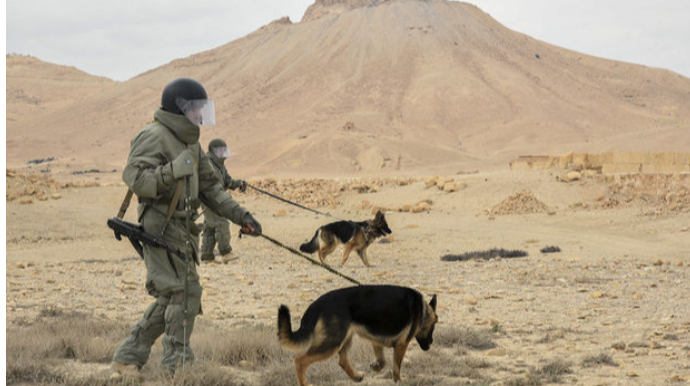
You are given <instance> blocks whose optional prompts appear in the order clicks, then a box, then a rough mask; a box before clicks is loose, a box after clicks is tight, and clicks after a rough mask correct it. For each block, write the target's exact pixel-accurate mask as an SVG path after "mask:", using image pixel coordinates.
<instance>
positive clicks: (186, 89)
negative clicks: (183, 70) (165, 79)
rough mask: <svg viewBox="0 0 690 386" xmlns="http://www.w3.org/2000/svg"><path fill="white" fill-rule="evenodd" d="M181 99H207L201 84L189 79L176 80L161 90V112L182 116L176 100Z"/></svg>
mask: <svg viewBox="0 0 690 386" xmlns="http://www.w3.org/2000/svg"><path fill="white" fill-rule="evenodd" d="M178 98H182V99H184V100H187V101H189V100H196V99H208V96H207V95H206V90H204V86H202V85H201V83H199V82H197V81H196V80H194V79H191V78H177V79H175V80H173V81H172V82H170V83H168V85H167V86H165V89H163V97H162V98H161V107H163V110H165V111H167V112H169V113H173V114H178V115H184V113H183V112H182V110H181V109H180V107H179V106H178V103H177V99H178Z"/></svg>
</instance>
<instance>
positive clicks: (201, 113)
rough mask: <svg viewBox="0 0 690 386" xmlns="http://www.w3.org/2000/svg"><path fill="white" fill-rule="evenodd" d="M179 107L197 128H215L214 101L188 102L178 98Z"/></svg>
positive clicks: (198, 100) (196, 100) (195, 100)
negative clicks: (202, 126)
mask: <svg viewBox="0 0 690 386" xmlns="http://www.w3.org/2000/svg"><path fill="white" fill-rule="evenodd" d="M175 103H176V104H177V107H178V108H179V109H180V111H182V114H184V116H185V117H187V119H189V121H190V122H192V124H193V125H195V126H201V125H204V126H213V125H215V124H216V113H215V110H214V108H213V99H193V100H186V99H184V98H177V100H176V101H175Z"/></svg>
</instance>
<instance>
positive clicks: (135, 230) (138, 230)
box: [108, 217, 199, 277]
mask: <svg viewBox="0 0 690 386" xmlns="http://www.w3.org/2000/svg"><path fill="white" fill-rule="evenodd" d="M108 227H109V228H110V229H112V230H113V232H115V238H116V239H118V240H122V236H123V235H124V236H126V237H127V238H128V239H129V242H130V243H132V246H133V247H134V249H135V250H136V251H137V253H139V256H141V258H142V259H143V258H144V247H143V245H142V243H143V244H148V245H150V246H152V247H156V248H163V249H165V251H166V252H167V255H168V261H169V262H170V266H171V267H172V269H173V271H175V276H176V277H178V275H177V269H176V268H175V264H174V263H173V261H172V257H170V256H171V255H174V256H177V258H179V259H180V260H182V261H183V262H184V263H187V262H188V261H190V260H191V259H189V256H187V254H185V253H184V252H182V251H180V250H179V249H175V248H172V247H170V246H169V245H168V244H166V243H165V242H164V241H163V240H162V239H160V238H157V237H154V236H151V235H150V234H148V233H146V231H144V228H142V227H141V225H136V224H132V223H131V222H127V221H124V220H121V219H119V218H117V217H113V218H109V219H108ZM193 260H194V262H195V263H196V264H199V262H198V261H197V260H196V259H193Z"/></svg>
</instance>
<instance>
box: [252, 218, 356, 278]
mask: <svg viewBox="0 0 690 386" xmlns="http://www.w3.org/2000/svg"><path fill="white" fill-rule="evenodd" d="M240 237H242V232H241V231H240ZM261 237H263V238H264V239H266V240H268V241H270V242H272V243H273V244H275V245H277V246H279V247H281V248H283V249H286V250H288V251H290V252H292V253H294V254H295V255H297V256H299V257H301V258H303V259H305V260H307V261H309V262H310V263H312V264H314V265H318V266H319V267H321V268H323V269H325V270H327V271H329V272H330V273H332V274H334V275H337V276H340V277H342V278H343V279H345V280H347V281H349V282H351V283H354V284H357V285H362V283H360V282H359V281H357V280H355V279H353V278H351V277H349V276H347V275H345V274H344V273H342V272H339V271H338V270H336V269H334V268H331V267H330V266H329V265H326V264H323V263H321V262H320V261H316V260H314V259H312V258H311V257H309V256H307V255H305V254H303V253H302V252H299V251H298V250H296V249H294V248H292V247H288V246H287V245H285V244H283V243H281V242H280V241H278V240H276V239H274V238H273V237H270V236H266V235H265V234H263V233H262V234H261Z"/></svg>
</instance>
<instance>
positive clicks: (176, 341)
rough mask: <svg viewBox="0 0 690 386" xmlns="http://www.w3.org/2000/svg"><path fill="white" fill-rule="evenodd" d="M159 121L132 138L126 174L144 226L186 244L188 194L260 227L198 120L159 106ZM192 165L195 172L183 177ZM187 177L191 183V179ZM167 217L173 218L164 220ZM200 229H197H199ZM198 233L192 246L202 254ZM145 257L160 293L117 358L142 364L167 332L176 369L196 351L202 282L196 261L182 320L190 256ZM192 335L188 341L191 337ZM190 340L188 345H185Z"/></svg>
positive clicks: (153, 289)
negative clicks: (215, 163)
mask: <svg viewBox="0 0 690 386" xmlns="http://www.w3.org/2000/svg"><path fill="white" fill-rule="evenodd" d="M154 118H155V121H154V122H153V123H151V124H149V125H148V126H146V127H145V128H144V129H143V130H141V131H140V132H139V133H138V134H137V135H136V136H135V137H134V139H133V140H132V142H131V149H130V153H129V157H128V160H127V166H126V167H125V170H124V172H123V180H124V182H125V183H126V184H127V186H129V188H130V189H131V190H132V191H133V192H134V193H135V194H136V195H137V197H138V200H139V205H138V219H139V222H140V224H141V225H142V226H143V228H144V230H145V231H146V232H147V233H149V234H151V235H154V236H162V239H163V241H164V242H165V243H166V244H168V245H169V246H171V247H173V248H177V249H179V250H182V251H185V250H186V248H187V246H186V241H187V237H188V236H187V230H186V226H185V224H186V222H185V216H186V212H185V211H184V206H183V204H182V203H184V202H186V201H185V200H187V199H189V200H190V202H191V203H192V205H193V207H194V209H195V212H196V208H197V207H198V206H199V204H200V203H203V204H204V205H205V206H207V207H208V208H209V209H210V210H213V212H215V213H217V214H219V215H220V216H222V217H225V218H228V219H230V220H231V221H232V222H234V223H236V224H239V225H246V224H247V223H250V224H252V225H253V226H254V228H257V227H258V229H257V230H256V234H260V232H261V230H260V225H259V224H258V222H256V220H255V219H254V218H253V217H252V215H251V214H249V212H248V211H247V210H246V209H245V208H243V207H241V206H240V205H239V204H238V203H237V202H236V201H235V200H233V199H232V197H231V196H230V195H229V194H227V193H226V192H225V190H224V189H223V186H222V185H221V184H220V183H218V181H217V179H216V178H215V177H214V175H215V171H214V169H213V168H212V166H211V163H210V161H209V160H208V157H207V155H206V154H205V153H204V152H203V150H202V148H201V146H200V145H199V142H198V141H199V134H200V129H199V126H196V125H194V124H193V123H191V122H190V120H188V119H187V117H185V116H184V115H179V114H173V113H170V112H168V111H165V110H163V109H158V110H157V111H156V112H155V114H154ZM187 167H191V168H193V171H191V170H192V169H189V170H187V171H186V172H185V173H189V174H188V175H185V176H183V177H179V175H180V173H181V170H182V169H185V168H187ZM180 180H182V181H185V185H184V187H183V188H182V189H181V196H180V197H179V204H178V205H177V206H176V207H175V208H174V211H172V212H171V213H172V216H171V217H170V219H169V220H168V211H169V209H170V208H171V202H172V201H174V200H173V196H174V192H175V190H176V186H177V183H178V181H180ZM187 182H188V183H189V185H188V186H187V185H186V183H187ZM166 224H167V225H166ZM197 234H198V233H197ZM197 248H198V236H194V235H192V242H191V249H192V253H193V255H194V256H195V258H196V256H197V254H198V251H197ZM144 262H145V264H146V289H147V290H148V293H149V294H150V295H151V296H153V297H154V298H155V299H156V300H155V301H154V302H153V303H152V304H151V305H149V306H148V307H147V308H146V310H145V311H144V315H143V317H142V318H141V319H140V320H139V321H138V322H137V323H136V324H135V325H134V327H133V328H132V330H131V334H130V335H129V336H128V337H127V338H126V339H125V340H124V341H123V342H122V343H121V344H120V346H119V347H118V349H117V350H116V352H115V355H114V357H113V362H116V363H117V364H122V365H136V366H137V367H138V368H141V367H142V366H144V364H145V363H146V362H147V360H148V357H149V354H150V353H151V346H152V345H153V344H154V342H155V341H156V339H157V338H158V337H160V336H161V335H163V340H162V343H163V356H162V357H161V364H162V367H163V368H167V369H169V370H170V371H171V372H174V371H175V368H176V366H178V365H179V364H180V363H181V361H182V358H183V357H184V358H185V359H186V360H187V361H188V362H187V363H191V361H192V360H193V358H194V355H193V352H192V350H191V348H190V347H189V337H190V335H191V334H192V330H193V328H194V318H195V317H196V315H199V314H201V294H202V290H203V289H202V287H201V285H200V282H199V275H198V273H197V271H196V266H195V264H194V262H189V263H187V264H188V266H189V273H188V278H187V280H188V288H187V293H186V297H187V318H188V319H187V320H188V324H187V330H186V335H185V331H184V327H183V320H184V308H183V304H184V298H185V294H184V279H185V268H186V264H185V263H184V262H183V261H181V259H178V258H177V257H175V256H170V255H169V254H167V253H166V251H165V250H164V249H161V248H155V247H151V246H149V245H144ZM185 342H186V344H185ZM185 346H186V352H185V350H184V349H183V347H185Z"/></svg>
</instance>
